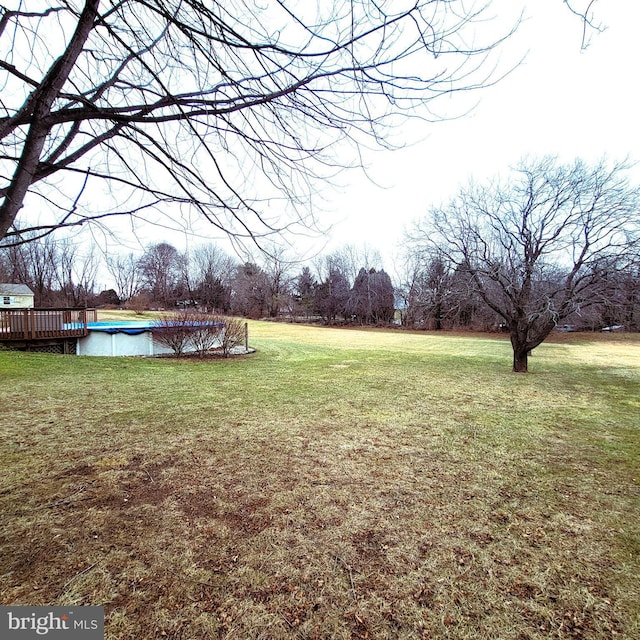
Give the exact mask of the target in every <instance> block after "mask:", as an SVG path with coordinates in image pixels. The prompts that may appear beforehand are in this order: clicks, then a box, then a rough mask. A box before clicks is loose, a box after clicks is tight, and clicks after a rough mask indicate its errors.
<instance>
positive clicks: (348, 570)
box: [333, 553, 358, 602]
mask: <svg viewBox="0 0 640 640" xmlns="http://www.w3.org/2000/svg"><path fill="white" fill-rule="evenodd" d="M333 557H334V558H335V559H336V560H337V561H338V562H339V563H340V564H341V565H342V566H343V567H344V568H345V569H346V570H347V573H348V574H349V581H350V582H351V591H352V593H353V599H354V600H355V601H356V602H358V596H357V595H356V585H355V583H354V582H353V572H352V571H351V567H350V566H349V565H348V564H347V563H346V562H345V561H344V560H343V559H342V558H341V557H340V556H339V555H337V554H335V553H334V554H333Z"/></svg>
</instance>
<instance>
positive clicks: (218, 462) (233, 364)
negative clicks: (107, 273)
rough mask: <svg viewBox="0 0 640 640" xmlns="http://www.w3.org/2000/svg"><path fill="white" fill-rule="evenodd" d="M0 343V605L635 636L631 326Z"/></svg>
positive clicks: (364, 634)
mask: <svg viewBox="0 0 640 640" xmlns="http://www.w3.org/2000/svg"><path fill="white" fill-rule="evenodd" d="M250 342H251V344H252V346H253V347H255V348H256V349H257V352H256V353H255V354H253V355H251V356H246V357H242V358H233V359H226V360H225V359H211V360H199V359H180V360H175V359H168V358H163V359H143V358H130V359H116V358H89V357H86V358H79V357H73V356H55V355H45V354H24V353H12V352H7V351H4V352H0V385H1V388H2V397H3V407H4V411H3V415H2V417H0V436H1V440H0V461H1V464H2V471H3V473H2V478H1V480H0V500H1V504H0V509H1V513H2V521H1V523H0V548H1V550H2V553H1V555H0V565H1V566H0V576H1V580H0V603H2V604H31V605H81V604H100V605H104V607H105V612H106V629H107V634H106V637H107V638H109V639H114V640H115V639H118V640H120V639H124V638H128V639H129V638H131V639H136V640H140V639H147V638H171V639H185V640H186V639H200V638H229V639H245V638H262V639H274V640H279V639H289V638H291V639H294V638H295V639H302V640H304V639H308V640H311V639H314V638H315V639H319V638H326V639H330V638H331V639H334V638H335V639H342V638H344V639H349V638H370V639H386V638H389V639H392V638H393V639H402V638H407V639H408V638H424V639H426V638H456V639H458V638H460V639H464V638H469V639H471V638H473V639H485V638H486V639H489V638H495V639H497V638H500V639H514V640H526V639H534V638H536V639H542V638H545V639H546V638H593V639H596V638H597V639H601V638H615V637H617V638H629V639H631V638H638V637H640V616H639V610H640V584H639V581H638V575H640V468H639V460H640V418H639V416H640V336H632V335H607V336H601V335H595V336H591V335H586V334H581V335H577V334H576V335H563V336H558V337H557V341H553V342H549V343H546V344H543V345H542V346H541V347H539V348H538V349H536V351H535V352H534V355H533V357H532V358H531V360H530V370H531V373H529V374H526V375H523V374H513V373H511V372H510V365H511V352H510V345H509V343H508V340H505V339H504V338H503V337H501V336H493V337H492V336H472V335H454V334H441V335H437V334H419V333H409V332H402V331H379V330H371V331H366V330H354V329H327V328H314V327H305V326H297V325H285V324H276V323H266V322H264V323H252V324H251V327H250Z"/></svg>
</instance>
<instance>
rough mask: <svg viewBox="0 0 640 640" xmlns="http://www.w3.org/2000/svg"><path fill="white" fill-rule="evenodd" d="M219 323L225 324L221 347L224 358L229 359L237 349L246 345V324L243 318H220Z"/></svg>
mask: <svg viewBox="0 0 640 640" xmlns="http://www.w3.org/2000/svg"><path fill="white" fill-rule="evenodd" d="M219 321H220V322H224V331H223V332H222V336H221V338H222V340H221V345H220V346H221V349H222V353H223V355H224V357H225V358H228V357H229V356H230V355H231V352H232V351H233V349H234V348H235V347H239V346H241V345H244V342H245V325H246V322H245V321H244V320H243V319H242V318H219Z"/></svg>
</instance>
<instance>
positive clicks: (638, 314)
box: [0, 157, 640, 370]
mask: <svg viewBox="0 0 640 640" xmlns="http://www.w3.org/2000/svg"><path fill="white" fill-rule="evenodd" d="M629 168H630V167H629V166H628V165H627V164H625V163H614V164H611V163H607V162H606V161H601V162H599V163H596V164H595V165H587V164H585V163H584V162H582V161H580V160H575V161H574V162H573V163H569V164H559V163H558V162H557V160H556V159H555V158H551V157H547V158H542V159H539V160H525V161H522V162H521V163H520V164H519V165H518V166H517V167H515V169H514V170H513V171H512V173H511V174H510V175H509V177H508V179H507V180H504V179H503V180H501V181H500V180H494V181H489V182H488V183H486V184H475V183H473V182H472V183H470V184H469V185H468V186H466V187H463V188H462V189H461V190H460V192H459V193H458V194H457V195H455V196H454V197H453V198H452V199H451V201H450V202H449V203H446V204H444V205H441V206H439V207H432V208H431V209H430V210H429V211H428V212H427V214H426V215H425V216H423V217H422V218H421V219H419V220H417V221H416V222H415V223H414V225H413V227H412V229H411V230H409V231H408V232H407V234H406V238H405V242H404V247H403V253H402V257H401V258H400V259H399V260H398V261H396V264H395V265H394V280H395V282H394V281H392V278H391V276H390V275H389V274H388V273H387V272H386V271H385V269H384V268H383V267H382V260H381V258H380V255H379V253H378V252H377V251H375V250H373V249H371V248H367V247H360V248H358V247H355V246H352V245H345V246H344V247H343V248H342V249H340V250H337V251H334V252H333V253H331V254H328V255H324V256H321V257H319V258H317V259H316V260H314V261H312V262H311V263H309V264H305V265H301V264H300V263H299V262H296V261H295V260H293V259H292V258H290V257H289V256H288V255H287V253H286V251H285V250H284V249H282V248H281V247H278V246H277V245H272V246H271V247H270V248H269V249H268V250H266V251H263V252H260V253H259V254H258V256H259V257H258V258H253V259H249V260H244V261H240V260H238V259H237V258H233V257H231V256H230V255H228V254H227V253H226V252H225V251H223V250H222V249H221V248H220V247H219V246H217V245H215V244H203V245H201V246H199V247H196V248H195V249H193V250H190V251H186V252H181V251H179V250H178V249H176V248H175V247H174V246H173V245H171V244H169V243H168V242H160V243H156V244H151V245H149V246H147V247H146V249H145V250H144V252H143V253H142V254H141V255H137V254H134V253H128V254H116V255H113V256H110V257H107V258H106V259H105V260H104V261H101V260H99V259H98V258H97V256H98V253H97V252H95V251H94V252H89V253H81V252H80V251H79V249H78V246H77V245H76V244H74V243H73V242H72V241H71V240H70V239H69V238H63V239H61V240H56V239H54V236H53V235H48V236H46V237H45V238H41V239H39V240H38V241H29V237H28V235H23V236H22V237H23V239H24V242H21V243H20V244H10V245H7V246H3V247H0V278H1V279H2V280H3V281H6V282H19V283H24V284H27V285H29V286H30V287H31V288H32V289H33V291H34V293H35V297H36V304H37V305H42V306H52V305H56V306H61V305H65V306H83V305H100V304H111V305H126V306H128V307H130V308H133V309H136V310H144V309H147V308H156V309H158V308H160V309H175V308H180V307H182V308H193V309H196V308H197V309H200V310H202V311H208V312H215V313H224V314H233V315H237V316H245V317H250V318H262V317H269V318H282V317H285V318H289V319H296V318H299V319H304V320H316V321H322V322H324V323H326V324H335V323H358V324H383V325H385V324H389V323H392V322H396V323H399V324H402V325H404V326H407V327H412V328H425V329H434V330H439V329H451V328H454V329H455V328H464V329H480V330H504V331H507V332H508V333H509V334H510V338H511V342H512V345H513V348H514V369H516V370H526V367H527V356H528V354H529V352H530V351H531V350H532V349H534V348H535V347H536V346H538V345H539V344H540V343H541V342H542V341H543V340H544V339H545V338H546V337H547V336H548V335H549V333H550V332H551V331H552V330H554V329H556V328H559V327H560V328H565V329H571V328H575V329H591V330H594V329H600V328H603V327H609V328H611V327H618V326H622V327H624V328H626V329H628V330H638V329H640V284H639V283H640V213H639V212H640V188H638V187H637V186H635V185H633V184H631V183H630V181H629V178H628V169H629ZM103 263H104V264H103ZM101 265H102V266H103V267H104V268H106V269H107V270H108V272H109V273H110V275H111V279H112V281H113V283H114V288H113V289H110V290H106V291H101V292H99V293H96V291H95V288H96V278H97V274H98V272H99V269H100V267H101Z"/></svg>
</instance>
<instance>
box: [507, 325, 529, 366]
mask: <svg viewBox="0 0 640 640" xmlns="http://www.w3.org/2000/svg"><path fill="white" fill-rule="evenodd" d="M511 346H512V347H513V370H514V372H515V373H528V371H529V353H530V351H531V349H530V345H529V344H527V340H526V338H524V339H523V338H521V337H520V336H519V335H518V334H517V333H512V334H511Z"/></svg>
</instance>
